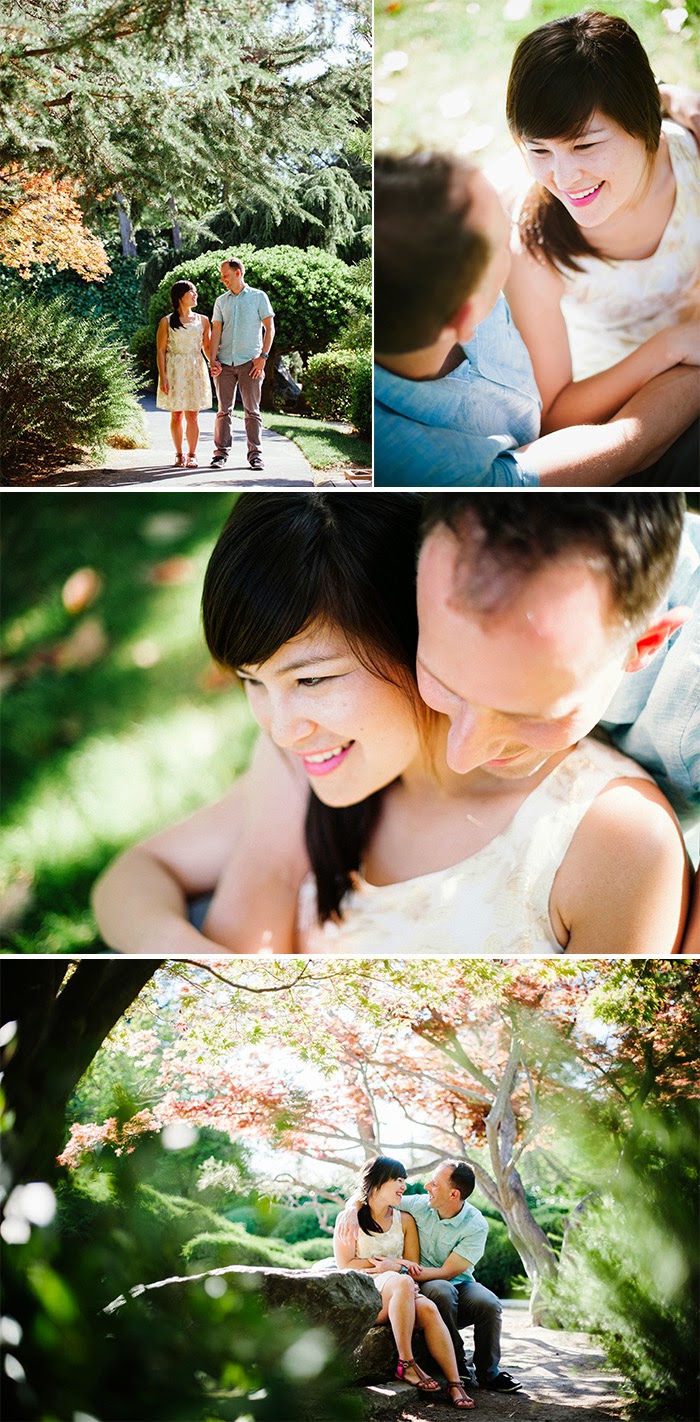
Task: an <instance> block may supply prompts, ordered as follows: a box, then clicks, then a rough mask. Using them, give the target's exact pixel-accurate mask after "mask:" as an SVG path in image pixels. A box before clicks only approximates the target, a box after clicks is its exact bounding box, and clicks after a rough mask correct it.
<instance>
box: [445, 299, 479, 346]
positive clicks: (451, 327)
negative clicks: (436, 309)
mask: <svg viewBox="0 0 700 1422" xmlns="http://www.w3.org/2000/svg"><path fill="white" fill-rule="evenodd" d="M475 329H476V320H475V312H474V305H473V302H472V301H471V299H467V301H463V302H462V305H461V306H458V307H457V310H456V311H455V313H454V315H453V316H450V319H449V321H446V322H445V330H446V331H454V337H455V341H457V342H458V343H459V345H464V346H466V345H467V344H468V342H469V341H470V340H471V338H472V336H473V335H474V331H475Z"/></svg>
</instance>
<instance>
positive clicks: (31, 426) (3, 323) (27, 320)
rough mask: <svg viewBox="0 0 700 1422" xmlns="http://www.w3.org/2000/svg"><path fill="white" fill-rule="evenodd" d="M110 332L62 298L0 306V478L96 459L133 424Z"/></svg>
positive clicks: (129, 381)
mask: <svg viewBox="0 0 700 1422" xmlns="http://www.w3.org/2000/svg"><path fill="white" fill-rule="evenodd" d="M118 339H119V337H118V332H116V330H114V328H112V327H110V326H108V325H106V323H105V322H104V321H103V320H102V319H101V318H100V317H96V316H93V315H86V316H76V314H75V312H74V311H73V309H72V308H71V306H70V303H69V302H68V301H66V299H65V297H61V298H58V299H56V300H52V301H46V300H44V298H43V297H35V296H28V295H27V296H24V297H23V299H21V300H18V299H17V298H15V297H10V298H9V299H5V300H2V299H0V404H1V405H2V412H3V417H2V429H1V431H0V456H1V461H2V467H3V472H4V473H5V474H20V475H21V474H38V475H41V474H42V473H49V472H51V471H52V470H54V469H61V468H64V467H65V465H67V464H72V463H78V462H80V460H81V459H82V458H83V457H84V456H85V455H86V454H92V455H96V454H98V453H99V452H100V450H101V449H102V448H103V447H104V445H105V444H106V443H107V441H108V439H109V437H110V435H112V434H115V433H117V432H118V431H119V430H120V429H121V427H122V426H123V425H129V426H133V424H134V422H135V420H136V418H137V406H136V390H137V382H136V378H135V376H134V373H133V370H132V368H131V365H130V363H129V361H128V358H127V357H125V356H124V355H123V354H122V351H121V349H120V346H119V344H118Z"/></svg>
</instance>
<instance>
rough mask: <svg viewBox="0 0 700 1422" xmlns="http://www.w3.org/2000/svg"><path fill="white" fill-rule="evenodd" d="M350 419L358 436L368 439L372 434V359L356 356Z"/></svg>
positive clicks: (365, 356) (368, 356)
mask: <svg viewBox="0 0 700 1422" xmlns="http://www.w3.org/2000/svg"><path fill="white" fill-rule="evenodd" d="M350 418H351V420H352V422H353V424H354V426H355V429H356V430H357V432H358V434H360V435H362V437H363V438H364V439H369V438H370V436H371V433H372V357H371V356H370V355H365V354H362V355H360V356H358V360H357V365H356V367H355V373H354V375H353V379H352V400H351V404H350Z"/></svg>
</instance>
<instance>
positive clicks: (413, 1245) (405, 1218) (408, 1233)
mask: <svg viewBox="0 0 700 1422" xmlns="http://www.w3.org/2000/svg"><path fill="white" fill-rule="evenodd" d="M401 1224H402V1225H403V1256H404V1259H405V1260H406V1263H408V1264H420V1240H419V1238H418V1229H417V1227H416V1222H415V1220H414V1218H413V1215H409V1214H407V1213H406V1211H405V1210H404V1211H402V1213H401Z"/></svg>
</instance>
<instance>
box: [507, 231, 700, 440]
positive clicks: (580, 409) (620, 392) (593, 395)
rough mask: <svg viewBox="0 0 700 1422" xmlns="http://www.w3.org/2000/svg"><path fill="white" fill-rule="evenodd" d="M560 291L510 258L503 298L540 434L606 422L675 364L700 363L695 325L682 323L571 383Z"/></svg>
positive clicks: (529, 265)
mask: <svg viewBox="0 0 700 1422" xmlns="http://www.w3.org/2000/svg"><path fill="white" fill-rule="evenodd" d="M563 292H564V282H563V279H562V277H561V275H560V274H559V272H557V271H555V269H554V267H552V266H550V265H549V263H548V262H543V261H540V260H538V259H537V258H535V257H534V256H532V255H531V254H530V253H529V252H526V251H524V250H523V249H519V250H517V251H516V252H515V253H514V254H513V265H512V269H511V275H510V278H509V281H508V283H507V286H506V296H507V298H508V302H509V305H510V309H511V312H512V316H513V320H514V322H515V324H516V326H517V328H518V330H519V332H520V334H521V336H522V338H523V340H524V342H525V345H526V346H527V348H528V351H529V353H530V359H531V360H532V366H533V370H534V372H535V380H536V381H537V388H538V390H539V392H540V396H541V397H542V434H550V433H551V432H552V431H554V430H560V429H565V428H567V427H568V426H569V425H587V424H599V423H601V422H603V421H605V420H609V419H611V417H612V416H613V415H615V414H616V413H617V411H618V410H619V409H620V408H621V406H623V405H624V404H625V403H626V401H628V400H630V399H631V398H632V396H633V395H636V393H637V392H638V391H639V390H641V389H642V387H643V386H645V385H646V384H648V382H649V381H650V380H653V379H654V377H655V376H657V375H662V374H663V372H664V371H666V370H670V369H672V367H673V366H676V365H697V364H698V363H700V337H699V336H698V328H697V323H696V322H694V321H684V322H681V323H680V324H679V325H676V326H669V327H667V328H666V329H665V330H663V331H659V332H658V334H657V335H655V336H651V337H650V338H649V340H647V341H644V343H643V344H642V345H641V346H639V347H638V349H637V350H636V351H633V352H632V354H631V355H628V356H625V358H624V360H621V361H618V362H617V364H615V365H612V366H610V367H609V368H608V369H607V370H601V371H599V372H598V374H596V375H591V376H588V377H587V379H585V380H574V378H573V371H572V365H571V351H570V348H569V338H568V334H567V330H566V323H565V321H564V317H563V315H562V311H561V305H560V303H561V298H562V295H563Z"/></svg>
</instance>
